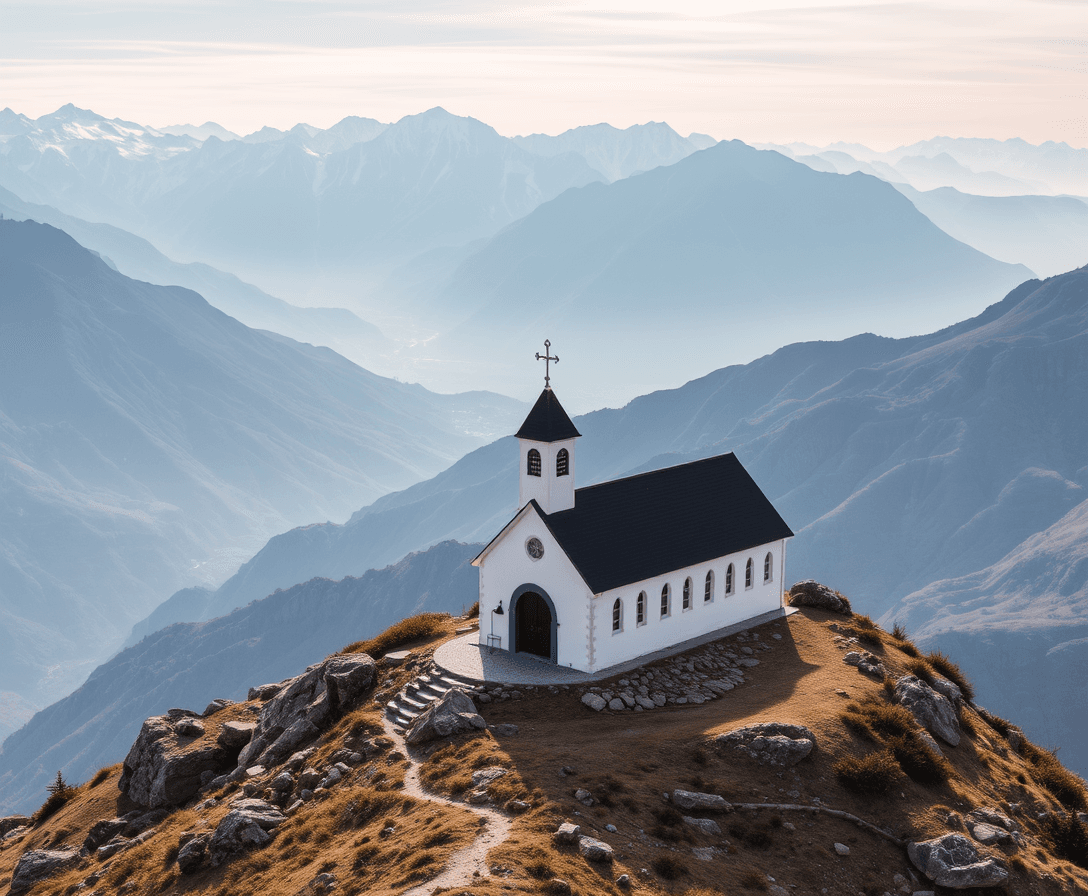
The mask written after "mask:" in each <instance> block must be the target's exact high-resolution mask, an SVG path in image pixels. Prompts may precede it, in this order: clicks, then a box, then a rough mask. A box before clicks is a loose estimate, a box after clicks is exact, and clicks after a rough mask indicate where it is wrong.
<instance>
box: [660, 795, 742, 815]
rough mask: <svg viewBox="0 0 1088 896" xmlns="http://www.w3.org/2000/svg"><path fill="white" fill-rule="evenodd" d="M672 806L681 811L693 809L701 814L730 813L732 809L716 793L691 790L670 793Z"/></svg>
mask: <svg viewBox="0 0 1088 896" xmlns="http://www.w3.org/2000/svg"><path fill="white" fill-rule="evenodd" d="M672 801H673V804H674V805H677V806H679V807H680V808H681V809H689V810H690V809H695V810H697V811H703V812H732V811H733V807H732V806H731V805H730V804H729V803H727V802H726V801H725V798H724V797H720V796H718V794H716V793H698V792H695V791H691V790H674V791H673V792H672Z"/></svg>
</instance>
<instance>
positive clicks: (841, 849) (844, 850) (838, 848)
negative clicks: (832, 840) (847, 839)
mask: <svg viewBox="0 0 1088 896" xmlns="http://www.w3.org/2000/svg"><path fill="white" fill-rule="evenodd" d="M835 852H836V853H838V854H839V855H840V856H848V855H850V847H849V846H847V845H846V844H845V843H836V844H835Z"/></svg>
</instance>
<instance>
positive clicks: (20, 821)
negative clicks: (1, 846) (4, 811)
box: [0, 815, 30, 837]
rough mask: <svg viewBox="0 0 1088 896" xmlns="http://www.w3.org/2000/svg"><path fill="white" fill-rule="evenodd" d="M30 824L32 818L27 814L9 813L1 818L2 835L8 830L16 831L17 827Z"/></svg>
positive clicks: (0, 829)
mask: <svg viewBox="0 0 1088 896" xmlns="http://www.w3.org/2000/svg"><path fill="white" fill-rule="evenodd" d="M29 824H30V818H29V817H28V816H26V815H7V816H5V817H4V818H0V837H3V836H4V834H6V833H7V832H8V831H14V830H15V829H16V828H22V827H26V826H27V825H29Z"/></svg>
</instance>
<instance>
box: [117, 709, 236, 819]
mask: <svg viewBox="0 0 1088 896" xmlns="http://www.w3.org/2000/svg"><path fill="white" fill-rule="evenodd" d="M175 721H176V720H175V719H171V718H170V717H169V715H166V716H152V717H151V718H150V719H148V720H147V721H145V722H144V724H143V726H142V727H141V728H140V733H139V735H138V736H137V737H136V742H135V743H133V745H132V748H131V749H130V750H129V751H128V756H126V757H125V763H124V767H123V769H122V771H121V779H120V780H119V781H118V782H117V786H118V788H120V790H121V792H122V793H124V794H126V795H127V796H128V798H129V799H131V800H132V801H133V802H134V803H136V804H138V805H140V806H146V807H148V808H150V809H155V808H158V807H161V806H180V805H182V804H183V803H185V802H187V801H188V800H190V799H192V798H193V797H194V796H196V794H197V792H198V791H199V790H200V787H201V784H202V781H201V776H202V775H204V773H205V772H209V773H211V775H218V774H220V773H221V772H224V771H227V770H228V769H230V768H231V766H232V765H233V764H234V757H235V755H236V753H234V752H231V751H230V750H226V749H224V748H223V747H221V746H220V745H219V744H217V743H214V742H212V741H211V740H210V738H203V737H201V738H197V739H196V740H193V739H192V738H190V737H187V736H184V735H180V734H178V732H177V731H176V730H175ZM204 780H207V776H205V778H204Z"/></svg>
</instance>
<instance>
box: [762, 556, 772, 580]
mask: <svg viewBox="0 0 1088 896" xmlns="http://www.w3.org/2000/svg"><path fill="white" fill-rule="evenodd" d="M770 580H771V553H770V551H768V552H767V556H766V557H764V558H763V581H764V582H769V581H770Z"/></svg>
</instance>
